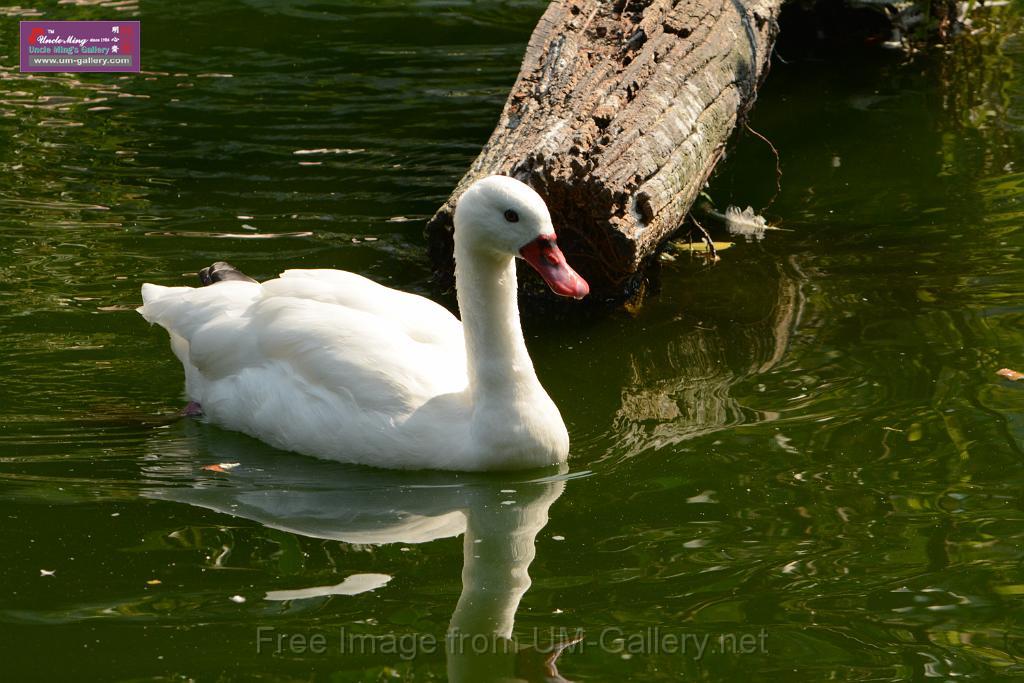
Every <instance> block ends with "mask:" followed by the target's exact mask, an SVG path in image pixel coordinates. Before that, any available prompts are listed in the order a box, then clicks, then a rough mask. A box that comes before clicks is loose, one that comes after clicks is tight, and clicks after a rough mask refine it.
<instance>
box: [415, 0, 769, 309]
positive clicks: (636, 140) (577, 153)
mask: <svg viewBox="0 0 1024 683" xmlns="http://www.w3.org/2000/svg"><path fill="white" fill-rule="evenodd" d="M781 4H782V0H614V1H608V0H605V1H603V2H602V1H599V0H554V1H553V2H552V3H551V5H550V7H548V9H547V11H546V12H545V13H544V15H543V16H542V17H541V19H540V21H539V23H538V24H537V27H536V28H535V29H534V32H533V35H532V36H531V38H530V42H529V46H528V47H527V50H526V55H525V57H524V58H523V64H522V67H521V68H520V71H519V76H518V78H517V79H516V82H515V84H514V85H513V87H512V91H511V93H510V94H509V96H508V100H507V101H506V102H505V107H504V109H503V110H502V113H501V118H500V119H499V121H498V125H497V127H496V128H495V130H494V132H493V133H492V134H491V137H490V139H489V140H488V141H487V144H486V145H485V146H484V148H483V150H482V151H481V152H480V155H479V156H478V157H477V159H476V161H474V162H473V164H472V166H471V167H470V169H469V171H468V172H467V173H466V174H465V176H463V178H462V180H461V181H460V182H459V184H458V186H457V187H456V189H455V192H454V193H453V194H452V196H451V198H449V200H448V201H447V202H446V203H445V204H444V206H442V207H441V208H440V209H439V210H438V212H437V213H436V214H435V215H434V217H433V218H432V219H431V220H430V221H429V222H428V224H427V238H428V242H429V245H430V253H431V258H432V260H433V262H434V265H435V267H436V268H437V269H438V272H439V273H440V274H448V273H450V272H451V259H452V232H453V228H452V214H453V211H454V207H455V202H456V200H457V198H458V197H459V196H460V195H461V194H462V192H463V191H464V190H465V189H466V188H467V187H468V186H469V185H470V184H471V183H472V182H473V181H475V180H477V179H478V178H481V177H483V176H486V175H490V174H493V173H501V174H505V175H510V176H512V177H515V178H518V179H519V180H522V181H523V182H525V183H527V184H529V185H530V186H532V187H533V188H534V189H535V190H537V192H539V193H540V195H541V196H542V197H544V199H545V200H546V201H547V204H548V207H549V209H550V210H551V215H552V219H553V221H554V225H555V230H556V231H557V232H558V236H559V243H560V244H561V245H562V248H563V250H564V251H565V252H566V256H567V258H568V260H569V262H570V263H571V264H572V265H573V267H574V268H576V269H577V270H578V271H579V272H580V274H581V275H583V276H584V277H585V278H586V279H587V280H588V281H589V282H590V284H591V287H592V291H593V292H594V294H595V295H597V296H598V297H600V298H621V297H623V296H624V295H628V294H629V293H630V290H631V289H632V288H633V287H634V286H635V284H636V282H637V281H638V277H637V276H638V275H639V274H640V273H641V272H642V269H643V267H644V265H645V264H646V263H647V262H648V261H649V260H650V259H651V257H652V256H653V255H654V254H655V252H656V250H657V248H658V247H659V246H660V245H661V244H662V243H663V242H664V241H665V240H666V239H667V238H668V237H669V236H670V235H671V234H672V233H673V232H674V231H676V230H677V229H678V227H679V226H680V224H681V223H682V221H683V220H684V219H685V217H686V214H687V212H688V211H689V209H690V206H691V205H692V204H693V201H694V199H695V198H696V197H697V195H698V193H699V192H700V190H701V188H702V187H703V186H704V184H705V182H706V180H707V178H708V176H709V175H710V174H711V172H712V170H713V169H714V167H715V164H716V163H717V161H718V160H719V158H720V157H721V156H722V153H723V151H724V149H725V144H726V141H727V140H728V138H729V135H730V133H731V132H732V131H733V129H734V128H735V127H736V125H737V123H738V122H739V121H740V120H741V118H742V117H743V115H744V114H745V112H746V111H747V109H748V108H749V107H750V106H751V105H752V104H753V101H754V98H755V96H756V93H757V88H758V86H759V84H760V82H761V80H762V79H763V77H764V76H765V74H766V72H767V69H768V65H769V57H770V54H771V50H772V46H773V43H774V39H775V35H776V33H777V31H778V23H777V17H778V13H779V8H780V6H781Z"/></svg>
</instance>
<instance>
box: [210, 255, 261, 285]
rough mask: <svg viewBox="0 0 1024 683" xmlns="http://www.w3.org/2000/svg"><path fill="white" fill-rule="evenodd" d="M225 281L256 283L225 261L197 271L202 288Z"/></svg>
mask: <svg viewBox="0 0 1024 683" xmlns="http://www.w3.org/2000/svg"><path fill="white" fill-rule="evenodd" d="M225 280H241V281H242V282H256V280H253V279H252V278H251V277H249V276H248V275H246V274H245V273H243V272H242V271H240V270H239V269H238V268H235V267H234V266H233V265H231V264H230V263H228V262H227V261H217V262H216V263H214V264H213V265H212V266H209V267H207V268H203V269H202V270H200V271H199V281H200V282H202V283H203V286H204V287H206V286H208V285H212V284H216V283H218V282H224V281H225Z"/></svg>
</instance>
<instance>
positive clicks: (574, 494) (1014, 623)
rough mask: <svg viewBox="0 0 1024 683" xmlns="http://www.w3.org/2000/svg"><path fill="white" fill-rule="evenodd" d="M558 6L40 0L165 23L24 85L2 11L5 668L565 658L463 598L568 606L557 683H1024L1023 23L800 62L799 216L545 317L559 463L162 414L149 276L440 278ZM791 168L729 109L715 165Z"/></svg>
mask: <svg viewBox="0 0 1024 683" xmlns="http://www.w3.org/2000/svg"><path fill="white" fill-rule="evenodd" d="M544 4H545V3H543V2H538V1H533V0H531V1H529V2H527V1H522V2H513V1H510V2H490V1H489V2H455V1H452V2H444V3H441V2H430V1H427V0H420V1H417V2H405V3H398V2H369V1H366V2H332V3H324V2H313V1H311V0H293V1H292V2H267V1H263V0H248V1H246V2H237V3H228V2H220V1H214V0H197V1H194V2H189V3H157V2H142V3H134V2H101V3H94V2H85V1H84V0H83V1H81V2H78V1H76V2H41V3H38V4H33V7H34V8H36V9H35V11H36V12H37V13H38V14H41V15H42V16H43V17H45V18H51V19H98V18H110V17H112V16H125V17H130V18H139V19H141V20H142V26H143V31H144V43H143V63H144V67H145V69H146V71H145V72H144V73H142V74H139V75H113V76H109V75H94V74H80V75H74V74H58V75H37V76H28V75H23V74H20V73H19V72H18V70H17V65H16V59H17V57H16V54H15V52H14V49H13V46H14V45H15V36H16V31H17V20H18V18H19V16H27V14H26V12H28V11H29V10H25V9H24V8H21V9H19V8H16V7H7V8H0V15H3V16H2V17H0V36H2V37H3V40H2V41H0V45H4V46H6V47H5V48H4V49H3V50H0V64H2V69H0V140H2V141H3V142H2V144H0V171H2V172H0V348H2V353H0V373H2V374H3V376H4V378H5V381H4V382H3V383H2V384H0V519H2V520H4V523H3V525H2V527H0V541H2V544H3V547H4V548H5V549H6V557H7V561H6V562H5V563H4V564H3V568H2V569H0V580H2V584H3V586H4V590H3V591H0V662H2V664H0V669H2V671H3V673H4V674H5V678H6V677H8V676H9V678H10V680H64V679H72V678H74V679H76V680H119V681H131V680H161V681H163V680H167V681H171V680H187V679H196V680H204V681H205V680H268V681H292V680H303V681H306V680H317V681H320V680H323V681H328V680H333V681H360V680H361V681H376V680H391V679H393V678H396V677H397V678H402V679H406V680H444V679H445V678H446V676H450V677H451V678H452V679H454V680H469V681H482V680H490V679H496V678H498V677H500V676H502V675H506V674H507V675H512V673H513V672H514V671H515V670H516V669H517V667H518V671H519V674H520V675H521V676H523V677H525V678H529V679H530V680H537V677H538V676H539V675H540V672H542V671H543V665H542V660H543V655H542V653H538V652H535V651H534V652H530V651H528V652H526V653H525V654H522V655H520V656H518V657H516V656H514V655H512V654H510V653H504V652H496V653H493V654H491V655H482V656H478V655H476V654H474V653H473V652H462V653H454V654H448V655H446V654H445V652H444V647H443V644H442V647H440V648H439V649H438V648H435V649H434V650H433V651H428V650H429V649H430V648H429V647H428V645H429V643H430V642H432V641H431V639H433V642H435V644H436V643H437V642H439V641H442V640H443V637H444V634H445V630H446V629H447V628H448V627H449V625H450V624H454V625H456V626H458V627H460V628H462V629H463V630H464V631H465V632H467V633H475V632H481V633H482V632H495V631H497V632H506V631H508V630H509V629H514V630H513V631H512V633H513V634H514V635H515V636H516V639H517V641H519V642H520V644H522V645H526V644H529V643H531V642H533V641H535V640H536V641H539V642H538V645H539V646H540V649H541V650H543V649H544V646H546V645H548V644H550V643H551V642H552V641H558V640H568V639H572V638H574V637H576V636H577V635H580V634H582V635H583V637H584V638H585V640H584V641H583V642H582V643H580V644H578V645H577V646H576V647H575V648H574V649H573V650H570V651H569V652H568V653H566V654H564V655H563V656H562V657H561V659H560V660H559V662H558V667H559V670H560V672H561V674H562V675H563V676H564V677H565V678H566V679H568V680H593V681H605V680H607V681H621V680H637V681H657V680H680V679H683V680H686V679H692V678H700V679H703V680H735V679H737V678H739V677H741V676H742V677H744V678H747V679H753V680H770V681H778V680H793V681H805V680H824V679H834V680H923V679H926V678H928V679H931V678H937V679H940V680H947V679H949V680H952V679H964V678H970V679H980V680H993V679H998V678H1013V677H1017V676H1020V675H1021V674H1022V673H1024V666H1022V656H1024V648H1022V637H1024V628H1022V625H1021V620H1020V614H1021V607H1022V605H1021V601H1022V596H1024V575H1022V572H1021V567H1022V559H1024V551H1022V540H1024V509H1022V498H1021V493H1020V492H1021V489H1022V486H1024V464H1022V457H1021V456H1022V453H1021V446H1022V439H1024V419H1022V417H1021V415H1022V409H1024V385H1016V384H1012V383H1009V382H1007V381H1005V380H1002V379H1001V378H999V377H997V376H996V375H995V371H996V370H998V369H999V368H1001V367H1004V366H1009V367H1016V368H1017V369H1019V370H1024V307H1022V304H1021V301H1020V299H1021V293H1022V291H1024V270H1022V268H1021V256H1020V255H1021V250H1022V248H1024V234H1022V232H1021V229H1020V228H1021V225H1022V222H1024V205H1022V202H1024V167H1021V164H1022V163H1024V162H1022V161H1021V158H1022V157H1021V151H1022V148H1024V75H1022V74H1024V43H1022V42H1021V40H1020V39H1019V38H1010V39H1007V40H1004V41H983V43H982V44H981V46H980V47H971V48H970V50H967V51H966V52H964V53H960V54H961V56H960V57H959V58H956V59H951V60H948V61H946V62H942V63H940V62H939V61H938V60H934V59H926V58H919V59H915V60H911V61H908V60H906V59H905V58H904V57H903V56H902V55H898V54H892V53H878V52H875V51H872V50H871V49H867V50H865V51H863V52H860V51H858V52H856V54H850V53H845V54H835V53H832V54H829V53H827V52H824V51H810V52H808V53H807V54H799V55H789V57H788V58H787V56H786V55H781V56H782V57H783V58H785V59H786V61H785V62H783V61H781V60H780V61H778V62H776V63H774V64H773V66H772V72H771V76H770V78H769V79H768V81H767V84H766V86H765V87H764V89H763V90H762V92H761V95H760V97H759V99H758V103H757V106H756V108H755V109H754V111H753V114H752V118H751V121H750V123H751V126H752V127H754V128H755V129H757V130H758V131H759V132H761V133H763V134H765V135H766V136H768V137H769V138H770V139H771V140H772V141H773V143H774V144H775V146H776V147H777V148H778V149H779V151H780V153H781V163H782V168H783V171H784V177H783V186H782V192H781V194H779V196H778V197H777V198H776V199H775V201H774V203H773V204H772V206H771V207H770V209H769V210H768V215H769V217H770V218H772V219H773V220H774V221H776V222H778V223H779V224H780V225H782V226H783V227H785V228H787V229H788V230H790V232H779V233H772V234H770V235H769V237H768V239H766V240H764V241H761V242H743V241H739V242H738V243H737V246H735V247H734V248H732V249H730V250H728V251H725V252H723V254H722V256H723V259H722V261H721V262H720V263H719V264H717V265H715V266H714V267H708V266H706V265H705V264H703V263H701V262H700V261H689V260H686V259H680V260H677V261H676V262H674V263H671V264H666V265H665V266H664V267H663V268H662V273H661V278H660V283H659V291H658V293H657V294H656V295H654V296H653V297H651V298H650V299H649V300H648V301H647V302H646V304H645V305H644V306H643V307H642V308H641V309H640V310H639V311H638V312H635V313H632V314H631V313H625V312H622V313H615V314H611V315H608V316H604V317H600V318H596V319H594V318H590V319H586V320H574V319H565V320H551V319H549V318H543V317H540V316H536V315H534V316H530V315H527V330H526V331H527V337H528V343H529V345H530V349H531V352H532V354H533V356H534V359H535V362H536V366H537V369H538V372H539V375H540V377H541V379H542V381H543V382H544V383H545V385H546V386H547V387H548V388H549V390H550V393H551V394H552V396H553V398H554V399H555V401H556V402H557V403H558V404H559V406H560V407H561V410H562V413H563V415H564V417H565V418H566V421H567V423H568V425H569V429H570V433H571V435H572V438H573V452H572V458H571V460H570V464H569V466H568V468H566V469H564V470H561V471H542V472H530V473H522V474H516V475H500V476H465V475H453V474H431V473H411V474H410V473H387V472H378V471H374V470H370V469H365V468H356V467H348V466H344V465H338V464H332V463H323V462H319V461H315V460H313V459H309V458H304V457H302V456H297V455H293V454H285V453H280V452H277V451H274V450H273V449H270V448H268V447H265V446H262V445H260V444H259V443H257V442H255V441H253V440H251V439H248V438H246V437H242V436H238V435H234V434H230V433H227V432H224V431H221V430H219V429H217V428H215V427H212V426H209V425H205V424H203V423H201V422H197V421H195V420H180V419H177V418H176V417H175V413H176V411H177V410H178V409H179V408H180V407H181V406H182V405H183V396H182V378H181V370H180V367H178V366H177V364H176V362H175V361H174V359H173V357H172V356H171V354H170V351H169V348H168V345H167V340H166V335H165V334H164V333H163V332H162V330H159V329H154V328H150V327H149V326H147V325H146V324H145V323H144V322H143V321H142V320H141V318H139V316H138V315H137V314H135V313H134V311H133V308H134V307H135V306H136V305H137V304H138V288H139V285H140V283H142V282H145V281H154V282H161V283H168V284H172V283H180V284H186V283H189V282H190V281H191V278H192V277H194V276H193V275H192V273H194V272H195V271H196V270H197V269H198V268H200V267H202V266H204V265H207V264H208V263H209V262H211V261H213V260H217V259H226V260H229V261H232V262H234V263H236V264H238V265H239V266H242V267H243V268H244V269H245V270H246V271H247V272H249V273H250V274H252V275H254V276H257V277H269V276H272V275H273V274H275V273H277V272H278V271H280V270H282V269H284V268H286V267H294V266H301V267H338V268H343V269H346V270H352V271H356V272H359V273H362V274H365V275H368V276H370V277H374V278H376V279H379V280H381V281H383V282H386V283H388V284H391V285H394V286H397V287H401V288H404V289H408V290H411V291H415V292H419V293H423V294H428V295H430V296H433V297H435V298H437V299H438V300H441V301H443V302H446V303H448V304H451V303H452V297H451V296H450V294H446V293H443V292H437V291H435V290H433V289H432V287H431V282H430V268H429V264H428V263H427V260H426V250H425V246H424V244H423V240H422V237H421V231H422V226H423V223H424V221H425V219H426V218H427V217H428V216H429V215H430V214H431V213H432V212H433V210H434V209H435V208H436V207H437V206H438V205H439V204H440V203H441V202H442V201H443V200H444V199H445V198H446V197H447V194H448V192H449V190H450V188H452V187H453V186H454V184H455V182H456V181H457V180H458V178H459V177H460V175H461V173H462V172H463V170H464V169H465V168H466V167H467V165H468V164H469V163H470V162H471V160H472V159H473V157H474V155H475V154H476V152H477V150H478V149H479V147H480V145H481V144H482V143H483V142H484V141H485V140H486V138H487V136H488V134H489V132H490V130H491V127H492V126H493V125H494V122H495V121H496V120H497V116H498V112H499V111H500V107H501V105H502V103H503V101H504V97H505V94H506V92H507V89H508V87H509V86H510V84H511V82H512V80H513V79H514V77H515V74H516V72H517V69H518V64H519V59H520V57H521V54H522V51H523V49H524V45H525V41H526V39H527V37H528V36H529V33H530V30H531V28H532V26H533V24H534V22H535V21H536V19H537V17H538V16H539V15H540V13H541V12H542V11H543V7H544ZM774 191H775V171H774V160H773V158H772V155H771V153H770V151H769V150H768V149H767V148H766V146H765V145H764V143H762V142H761V141H760V140H758V139H757V138H755V137H753V136H749V135H746V136H741V137H740V138H739V139H738V140H737V142H736V144H735V145H734V146H733V147H732V148H731V150H730V155H729V158H728V159H727V161H726V162H725V164H724V165H723V167H722V169H721V171H720V172H719V174H718V175H717V176H716V177H715V178H714V179H713V181H712V184H711V187H710V188H709V193H710V194H711V196H712V197H713V198H714V200H715V202H716V203H717V204H719V205H720V207H721V206H724V205H726V204H729V203H735V204H739V205H741V206H745V205H747V204H752V205H754V206H755V207H759V206H763V205H764V204H766V203H767V202H768V201H769V200H770V198H771V197H772V195H773V193H774ZM223 462H230V463H234V462H237V463H240V464H239V466H238V467H237V468H235V469H233V470H231V471H229V472H227V473H221V472H216V471H211V470H209V469H204V467H206V466H209V465H211V464H216V463H223ZM477 541H479V542H477ZM534 552H535V557H533V558H532V562H531V561H530V559H531V558H530V556H531V554H532V553H534ZM464 562H465V563H466V571H465V573H464V572H463V565H464ZM527 565H528V566H529V577H530V579H532V585H529V582H528V581H526V580H525V574H523V572H524V571H525V569H526V566H527ZM51 574H52V575H51ZM464 579H465V581H464ZM527 589H528V590H527ZM513 621H514V625H513ZM282 634H283V635H284V636H286V637H289V638H291V637H292V636H297V639H296V640H289V641H287V643H286V644H285V645H283V646H281V647H278V643H279V642H280V641H278V640H277V637H278V635H282ZM317 634H320V635H321V636H323V637H324V638H325V640H326V647H327V649H326V651H325V652H322V653H318V652H313V651H311V650H310V648H306V649H305V651H303V649H302V648H299V647H296V646H295V643H299V644H301V643H304V642H305V643H307V644H309V643H310V642H311V640H310V639H312V638H313V637H314V636H316V635H317ZM343 634H348V635H352V634H359V635H366V636H370V637H372V638H373V639H374V640H373V641H372V642H373V643H375V644H376V645H375V647H376V651H363V652H352V651H351V648H349V649H347V650H344V651H342V650H343V647H342V646H343V643H344V642H350V641H343ZM265 638H272V639H271V640H269V641H268V640H265ZM400 638H404V639H405V640H401V641H400V640H398V639H400ZM360 642H363V641H360ZM399 642H401V643H404V644H408V643H414V646H413V647H412V649H411V650H409V649H402V650H400V651H398V650H394V649H392V650H391V651H390V652H388V651H385V650H386V648H387V647H388V644H389V643H390V644H395V643H399ZM700 642H703V643H705V644H706V647H705V648H703V649H698V643H700ZM673 643H674V645H673ZM747 644H750V645H751V647H746V645H747ZM681 645H685V649H683V648H681ZM403 647H404V646H403ZM371 649H372V648H371ZM413 654H415V656H411V655H413ZM531 671H532V672H533V673H529V672H531ZM482 672H484V673H482Z"/></svg>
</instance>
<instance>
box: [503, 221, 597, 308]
mask: <svg viewBox="0 0 1024 683" xmlns="http://www.w3.org/2000/svg"><path fill="white" fill-rule="evenodd" d="M519 254H520V256H522V257H523V258H524V259H525V260H526V262H527V263H529V264H530V265H531V266H533V269H534V270H536V271H537V272H538V273H540V276H541V277H542V278H544V282H546V283H548V287H550V288H551V291H552V292H554V293H555V294H559V295H561V296H571V297H572V298H574V299H582V298H583V297H585V296H586V295H587V294H589V293H590V285H588V284H587V281H586V280H584V279H583V278H581V277H580V276H579V273H577V272H576V271H575V270H573V269H572V268H570V267H569V264H568V263H566V262H565V255H564V254H563V253H562V250H561V249H559V248H558V243H557V242H555V235H554V233H551V234H549V235H541V236H540V237H538V238H537V239H535V240H533V241H532V242H529V243H527V245H526V246H524V247H523V248H522V249H520V250H519Z"/></svg>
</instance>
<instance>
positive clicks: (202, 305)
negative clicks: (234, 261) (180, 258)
mask: <svg viewBox="0 0 1024 683" xmlns="http://www.w3.org/2000/svg"><path fill="white" fill-rule="evenodd" d="M243 277H244V276H243ZM259 296H260V284H259V283H257V282H256V281H255V280H249V279H246V280H241V279H238V278H235V279H228V280H223V281H222V282H221V284H218V285H217V286H216V287H199V288H194V287H163V286H161V285H154V284H150V283H148V282H147V283H146V284H144V285H142V305H141V306H139V307H138V308H137V309H135V310H137V311H138V312H139V313H140V314H141V315H142V317H143V318H145V319H146V320H147V321H148V322H151V323H156V324H157V325H160V326H161V327H164V328H166V329H167V330H168V331H170V332H172V333H175V334H177V335H179V336H181V337H184V338H185V339H187V340H191V338H192V335H193V334H195V332H196V331H197V330H198V329H199V328H200V327H203V326H204V325H206V324H207V323H211V322H213V321H215V320H217V319H221V318H222V316H226V318H236V317H237V316H239V315H241V314H242V313H243V312H244V311H245V310H246V309H247V308H248V307H249V306H250V305H252V302H253V301H255V300H256V299H258V298H259Z"/></svg>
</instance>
